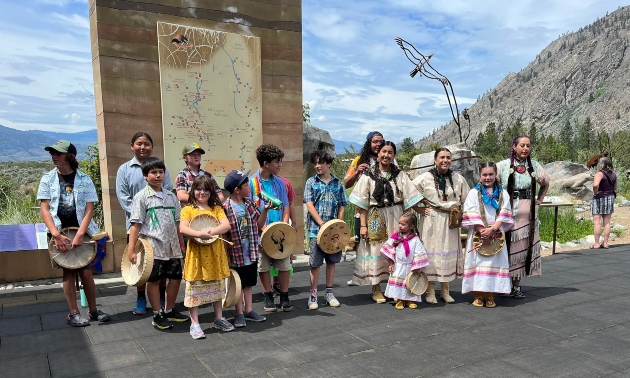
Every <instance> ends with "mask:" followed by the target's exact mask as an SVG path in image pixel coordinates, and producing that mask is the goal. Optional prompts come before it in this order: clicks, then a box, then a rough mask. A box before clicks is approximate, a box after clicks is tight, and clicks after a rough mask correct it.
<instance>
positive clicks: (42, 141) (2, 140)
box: [0, 125, 98, 162]
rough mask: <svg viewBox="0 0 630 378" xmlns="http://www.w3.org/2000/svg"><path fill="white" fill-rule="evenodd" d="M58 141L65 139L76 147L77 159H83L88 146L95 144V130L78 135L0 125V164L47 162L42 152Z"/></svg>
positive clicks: (48, 157)
mask: <svg viewBox="0 0 630 378" xmlns="http://www.w3.org/2000/svg"><path fill="white" fill-rule="evenodd" d="M60 139H66V140H69V141H70V142H72V144H74V145H75V146H76V147H77V151H78V158H79V159H83V158H85V150H86V148H87V146H88V145H89V144H92V143H96V141H97V139H98V138H97V135H96V129H94V130H88V131H83V132H79V133H56V132H50V131H43V130H28V131H23V130H17V129H12V128H10V127H6V126H2V125H0V162H11V161H40V160H49V159H50V154H49V153H48V152H46V151H45V150H44V148H45V147H46V146H50V145H52V144H54V143H55V142H56V141H58V140H60Z"/></svg>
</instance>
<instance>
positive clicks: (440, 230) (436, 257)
mask: <svg viewBox="0 0 630 378" xmlns="http://www.w3.org/2000/svg"><path fill="white" fill-rule="evenodd" d="M433 157H434V159H435V167H433V168H431V170H430V171H429V172H425V173H423V174H421V175H420V176H418V177H416V178H415V179H414V180H413V183H414V185H415V186H416V188H418V191H419V192H420V193H422V195H423V196H424V199H423V200H422V203H423V204H424V206H425V207H426V209H425V210H424V211H423V212H422V213H421V215H424V216H423V217H420V225H419V227H418V229H419V230H420V235H421V236H420V240H422V243H423V244H424V248H425V249H426V251H427V255H428V256H429V262H430V264H429V266H428V267H426V268H425V273H426V275H427V278H428V280H429V286H428V288H427V291H426V297H425V300H426V302H427V303H431V304H436V303H437V299H436V298H435V281H438V282H439V283H440V287H441V292H440V296H441V297H442V299H443V300H444V301H445V302H446V303H454V302H455V300H454V299H453V297H451V295H450V293H449V290H450V282H451V281H452V280H454V279H455V278H461V277H462V274H463V272H464V254H463V253H462V241H461V238H460V234H459V227H456V228H449V220H450V215H449V212H450V210H451V208H452V207H453V206H460V210H461V206H463V204H464V200H466V196H467V195H468V191H469V189H470V188H469V187H468V183H467V182H466V179H465V178H464V177H463V176H462V175H460V174H458V173H455V172H453V171H452V170H451V151H449V150H448V149H447V148H445V147H442V148H438V149H437V150H436V151H435V154H434V155H433ZM460 214H461V213H460Z"/></svg>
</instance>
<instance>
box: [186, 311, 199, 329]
mask: <svg viewBox="0 0 630 378" xmlns="http://www.w3.org/2000/svg"><path fill="white" fill-rule="evenodd" d="M188 312H189V313H190V325H191V326H193V325H195V324H199V307H189V308H188Z"/></svg>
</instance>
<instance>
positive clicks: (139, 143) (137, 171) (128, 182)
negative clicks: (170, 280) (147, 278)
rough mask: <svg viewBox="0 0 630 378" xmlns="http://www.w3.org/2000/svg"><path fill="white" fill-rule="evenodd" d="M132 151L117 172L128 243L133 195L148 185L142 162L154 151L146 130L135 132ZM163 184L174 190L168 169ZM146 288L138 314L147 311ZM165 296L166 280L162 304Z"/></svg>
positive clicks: (140, 292)
mask: <svg viewBox="0 0 630 378" xmlns="http://www.w3.org/2000/svg"><path fill="white" fill-rule="evenodd" d="M131 151H133V153H134V157H133V158H132V159H131V160H129V161H128V162H126V163H125V164H123V165H121V166H120V168H118V173H116V197H117V198H118V202H119V203H120V206H121V207H122V208H123V210H125V226H126V229H127V243H129V230H130V228H131V222H130V220H129V217H130V215H131V205H132V201H133V197H134V196H135V195H136V194H138V192H139V191H141V190H142V189H144V188H145V187H146V186H147V182H146V180H145V179H144V175H143V174H142V163H143V162H144V160H145V159H147V158H149V157H151V154H152V153H153V139H152V138H151V136H150V135H149V134H147V133H145V132H142V131H140V132H137V133H135V134H134V135H133V137H131ZM162 186H163V188H164V189H165V190H169V191H170V190H173V184H172V183H171V177H170V176H169V174H168V171H164V180H163V184H162ZM145 288H146V285H141V286H138V288H137V290H138V299H137V300H136V305H135V306H134V308H133V313H134V314H136V315H143V314H145V313H146V311H147V298H146V295H145ZM165 298H166V280H164V281H162V282H160V301H161V305H162V306H164V300H165Z"/></svg>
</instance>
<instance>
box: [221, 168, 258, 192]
mask: <svg viewBox="0 0 630 378" xmlns="http://www.w3.org/2000/svg"><path fill="white" fill-rule="evenodd" d="M250 172H251V170H249V171H247V173H243V172H241V171H237V170H233V171H232V172H230V173H228V175H227V176H225V183H224V185H223V187H224V188H225V190H227V191H228V192H230V193H232V192H233V191H234V189H236V188H238V187H239V186H241V185H243V183H245V181H247V180H248V179H249V173H250Z"/></svg>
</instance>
